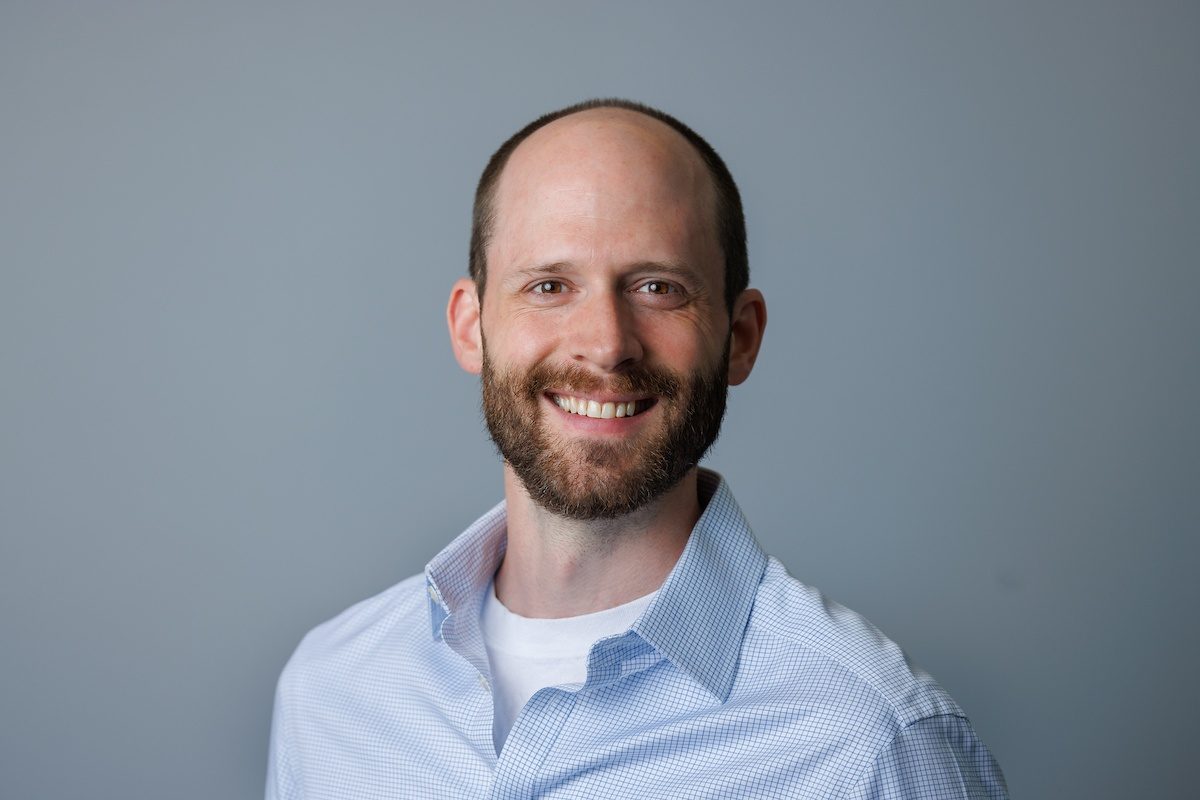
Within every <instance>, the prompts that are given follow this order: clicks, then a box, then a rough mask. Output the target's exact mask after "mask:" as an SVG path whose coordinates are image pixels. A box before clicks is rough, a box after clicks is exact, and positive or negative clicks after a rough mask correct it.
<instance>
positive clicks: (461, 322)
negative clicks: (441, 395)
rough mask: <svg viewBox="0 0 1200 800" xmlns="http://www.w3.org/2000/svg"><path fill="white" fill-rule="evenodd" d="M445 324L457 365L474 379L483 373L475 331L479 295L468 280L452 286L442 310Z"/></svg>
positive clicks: (479, 340) (480, 342) (480, 341)
mask: <svg viewBox="0 0 1200 800" xmlns="http://www.w3.org/2000/svg"><path fill="white" fill-rule="evenodd" d="M446 324H447V325H448V326H449V327H450V345H451V346H452V347H453V348H454V358H455V359H456V360H457V361H458V365H459V366H460V367H462V368H463V369H465V370H466V371H467V372H470V373H471V374H473V375H478V374H479V373H480V371H481V370H482V369H483V336H482V334H481V331H480V328H479V325H480V314H479V293H478V291H477V290H476V288H475V281H473V280H471V279H470V278H459V279H458V280H457V281H455V282H454V288H452V289H451V290H450V302H449V304H447V306H446Z"/></svg>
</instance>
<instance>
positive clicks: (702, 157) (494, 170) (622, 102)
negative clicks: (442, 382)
mask: <svg viewBox="0 0 1200 800" xmlns="http://www.w3.org/2000/svg"><path fill="white" fill-rule="evenodd" d="M584 115H587V116H598V117H602V118H603V117H608V118H610V119H615V120H621V121H624V122H625V123H627V124H629V125H631V126H635V127H638V128H640V129H642V130H646V131H657V132H658V133H659V135H658V139H659V141H660V142H662V143H664V147H668V146H671V145H670V144H669V143H670V142H671V140H672V139H674V138H675V137H678V138H679V139H682V140H683V142H684V143H685V144H686V145H687V148H686V151H687V152H690V153H692V156H691V157H688V156H680V158H681V159H683V161H688V160H690V158H694V159H697V160H698V163H699V165H700V166H701V168H702V171H703V173H704V174H705V175H706V176H707V178H706V180H705V181H704V182H705V183H707V185H708V187H709V191H710V192H711V193H712V194H711V197H710V200H711V202H712V212H713V213H714V216H715V220H714V221H715V224H716V228H715V230H716V232H717V239H718V243H719V245H720V248H721V250H722V252H723V255H724V258H725V301H726V306H727V307H728V309H729V310H730V311H732V308H733V302H734V299H735V298H736V297H737V296H738V295H739V294H740V293H741V291H742V290H744V289H745V288H746V285H747V284H748V282H749V260H748V258H747V253H746V223H745V217H744V213H743V210H742V202H741V196H740V192H739V191H738V187H737V183H736V182H735V181H734V179H733V175H732V174H731V173H730V171H729V168H728V167H727V166H726V164H725V161H724V159H722V158H721V156H720V155H719V154H718V153H717V152H716V150H715V149H714V148H713V147H712V145H710V144H709V143H708V142H707V141H706V140H705V139H704V137H703V136H701V135H700V134H699V133H697V132H696V131H695V130H693V129H692V128H691V127H690V126H689V125H687V124H686V123H684V122H682V121H681V120H679V119H678V118H677V117H674V116H672V115H671V114H668V113H666V112H665V111H662V110H661V109H658V108H655V107H653V106H649V105H646V104H644V103H639V102H636V101H632V100H626V99H623V98H619V97H608V98H596V99H594V100H586V101H584V102H581V103H576V104H574V105H571V106H567V107H565V108H561V109H559V110H557V111H551V112H549V113H546V114H543V115H542V116H540V117H538V118H537V119H535V120H533V121H532V122H530V123H528V124H527V125H525V127H523V128H521V129H520V130H519V131H517V132H516V133H514V134H513V135H512V136H510V137H509V138H508V139H507V140H505V142H504V143H503V144H502V145H501V146H500V147H499V148H498V149H497V150H496V152H494V153H493V154H492V156H491V158H490V159H488V163H487V165H486V166H485V167H484V170H483V174H482V175H481V176H480V179H479V183H478V184H477V186H476V190H475V203H474V206H473V210H472V224H471V246H470V254H469V273H470V275H471V277H472V278H473V279H474V280H475V285H476V287H477V288H478V290H479V292H480V294H481V295H482V293H483V291H484V286H485V284H486V281H487V258H486V252H485V251H486V249H487V246H488V244H489V243H490V240H491V237H492V233H493V229H494V223H495V216H496V214H495V198H496V193H497V189H498V187H499V184H500V179H501V177H502V176H503V175H504V174H505V173H506V172H507V169H508V162H509V159H510V158H511V157H512V156H513V154H514V153H515V152H517V151H518V150H519V149H520V148H521V146H522V145H524V144H525V143H526V142H527V141H528V140H529V139H532V138H534V137H535V136H537V135H538V134H539V133H541V132H542V131H543V130H545V129H548V128H551V127H560V126H558V124H557V123H560V122H562V123H564V125H565V124H578V122H579V119H578V118H579V117H581V116H584ZM646 120H650V121H651V122H649V123H647V122H646ZM653 123H658V124H657V125H655V124H653ZM660 126H661V127H660ZM662 127H666V128H667V129H668V130H670V131H672V133H673V136H672V135H668V136H666V137H662V136H661V130H662ZM675 142H676V143H677V142H678V139H675ZM672 149H673V150H675V155H676V156H678V154H679V151H678V150H677V149H675V148H674V147H672ZM696 163H697V161H692V165H693V166H694V165H695V164H696Z"/></svg>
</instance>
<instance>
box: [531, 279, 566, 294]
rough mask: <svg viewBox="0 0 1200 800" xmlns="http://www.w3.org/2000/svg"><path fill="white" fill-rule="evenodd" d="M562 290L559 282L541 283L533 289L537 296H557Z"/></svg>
mask: <svg viewBox="0 0 1200 800" xmlns="http://www.w3.org/2000/svg"><path fill="white" fill-rule="evenodd" d="M562 289H563V286H562V282H561V281H542V282H541V283H539V284H538V285H537V286H534V287H533V291H534V292H536V293H537V294H558V293H559V292H561V291H562Z"/></svg>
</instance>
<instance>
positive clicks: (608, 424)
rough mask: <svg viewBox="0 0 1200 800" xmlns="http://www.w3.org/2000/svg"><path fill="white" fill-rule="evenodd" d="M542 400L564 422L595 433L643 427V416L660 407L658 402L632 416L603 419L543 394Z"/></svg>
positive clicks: (612, 432) (622, 431) (615, 432)
mask: <svg viewBox="0 0 1200 800" xmlns="http://www.w3.org/2000/svg"><path fill="white" fill-rule="evenodd" d="M542 402H543V403H545V404H547V405H549V406H550V410H551V411H552V412H553V413H555V414H556V415H557V416H558V417H560V418H561V419H562V421H563V424H565V425H569V426H570V427H572V428H573V429H575V430H579V431H585V432H587V433H594V434H600V435H604V434H622V433H629V432H630V431H634V430H637V429H638V428H640V427H641V425H642V421H643V418H644V417H646V416H647V415H648V414H650V412H652V411H653V410H654V409H655V408H657V407H658V403H655V404H654V405H652V406H650V408H647V409H645V410H644V411H639V412H638V413H636V414H634V415H633V416H632V417H610V418H608V419H602V418H597V417H586V416H584V415H582V414H575V413H573V412H571V411H567V410H565V409H563V408H562V407H561V406H559V405H558V403H556V402H554V401H553V400H551V399H550V398H549V397H547V396H545V395H542Z"/></svg>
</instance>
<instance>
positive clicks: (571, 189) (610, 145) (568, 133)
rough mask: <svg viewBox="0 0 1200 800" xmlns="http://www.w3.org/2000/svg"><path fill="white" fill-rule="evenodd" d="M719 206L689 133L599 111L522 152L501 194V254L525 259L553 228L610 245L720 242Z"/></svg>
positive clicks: (496, 240) (561, 124)
mask: <svg viewBox="0 0 1200 800" xmlns="http://www.w3.org/2000/svg"><path fill="white" fill-rule="evenodd" d="M714 205H715V192H714V189H713V185H712V180H711V178H710V176H709V172H708V169H707V167H706V166H705V164H704V162H703V160H702V159H701V158H700V155H699V154H698V153H697V152H696V150H695V148H693V147H692V145H691V144H690V143H689V142H688V141H687V140H686V139H685V138H684V137H683V136H682V135H681V134H680V133H678V132H677V131H675V130H674V129H672V128H671V127H670V126H668V125H666V124H665V123H662V122H660V121H658V120H656V119H653V118H652V117H648V116H646V115H644V114H639V113H636V112H632V111H627V110H625V109H592V110H589V111H584V112H579V113H577V114H572V115H570V116H567V117H563V118H562V119H558V120H555V121H554V122H552V123H550V124H548V125H546V126H545V127H543V128H541V129H539V130H537V131H535V132H534V133H533V134H532V135H531V136H530V137H529V138H528V139H526V140H525V141H524V142H522V143H521V144H520V145H519V146H518V147H517V148H516V149H515V150H514V151H513V153H512V155H511V156H510V158H509V161H508V163H507V164H506V165H505V168H504V171H503V172H502V174H501V176H500V179H499V181H498V183H497V187H496V194H495V198H494V201H493V213H494V214H495V217H494V219H495V227H494V229H493V234H494V235H493V240H492V244H493V245H495V246H497V248H498V249H500V250H501V251H504V250H507V249H508V248H509V247H517V248H518V249H523V247H522V245H528V244H530V243H531V240H534V239H536V240H539V242H538V243H539V244H540V243H542V242H541V241H540V240H543V239H544V238H545V237H546V236H547V235H548V234H549V233H550V230H549V229H550V228H555V229H558V230H576V232H579V233H586V234H588V235H590V236H591V237H592V238H593V240H595V239H597V238H601V239H602V240H603V241H604V242H615V241H617V240H620V239H629V238H631V237H632V238H637V237H638V235H639V234H649V233H651V232H653V233H655V234H656V235H658V236H660V237H666V238H668V239H671V238H676V239H690V238H696V237H697V236H702V237H704V238H712V239H714V240H715V230H714V222H715V212H714ZM643 238H645V237H644V236H643ZM496 255H500V256H502V258H501V260H502V261H503V260H505V259H504V258H503V256H504V255H510V256H513V255H515V254H513V253H507V254H506V253H504V252H500V253H497V254H496ZM489 260H490V259H489Z"/></svg>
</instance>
